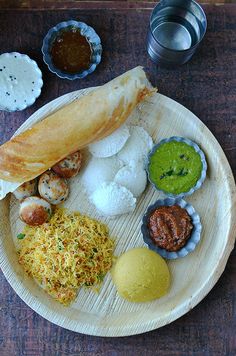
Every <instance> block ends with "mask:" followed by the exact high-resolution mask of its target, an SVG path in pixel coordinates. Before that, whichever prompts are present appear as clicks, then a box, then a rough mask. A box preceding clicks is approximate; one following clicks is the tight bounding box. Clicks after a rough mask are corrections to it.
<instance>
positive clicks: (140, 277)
mask: <svg viewBox="0 0 236 356" xmlns="http://www.w3.org/2000/svg"><path fill="white" fill-rule="evenodd" d="M112 278H113V281H114V284H115V286H116V288H117V291H118V293H119V295H120V296H121V297H123V298H125V299H127V300H128V301H130V302H148V301H151V300H153V299H156V298H160V297H162V296H163V295H165V294H166V293H167V292H168V289H169V286H170V272H169V269H168V266H167V264H166V262H165V260H164V259H163V258H162V257H161V256H159V255H158V254H157V253H155V252H153V251H151V250H149V249H147V248H145V247H139V248H134V249H131V250H128V251H127V252H125V253H124V254H123V255H121V256H120V257H119V258H118V260H117V262H116V264H115V266H114V269H113V272H112Z"/></svg>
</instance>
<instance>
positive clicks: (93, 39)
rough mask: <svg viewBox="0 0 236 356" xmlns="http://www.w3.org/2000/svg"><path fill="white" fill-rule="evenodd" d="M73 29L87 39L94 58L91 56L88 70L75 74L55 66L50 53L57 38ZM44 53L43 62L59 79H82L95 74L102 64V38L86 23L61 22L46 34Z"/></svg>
mask: <svg viewBox="0 0 236 356" xmlns="http://www.w3.org/2000/svg"><path fill="white" fill-rule="evenodd" d="M73 28H75V29H79V30H80V33H81V35H82V36H85V37H86V39H87V41H88V42H89V44H90V46H91V50H92V56H91V63H90V66H89V68H88V69H86V70H84V71H82V72H78V73H75V74H70V73H66V72H63V71H61V70H59V69H58V68H56V67H55V66H54V64H53V62H52V58H51V54H50V52H51V46H52V43H53V41H54V40H55V38H56V37H57V36H58V34H59V33H60V32H61V31H63V30H66V29H68V30H70V29H73ZM42 53H43V60H44V62H45V63H46V64H47V66H48V68H49V70H50V71H51V72H52V73H55V74H56V75H57V76H58V77H60V78H63V79H69V80H74V79H82V78H84V77H86V76H87V75H88V74H90V73H92V72H94V71H95V69H96V67H97V65H98V64H99V63H100V62H101V54H102V46H101V40H100V37H99V36H98V35H97V33H96V32H95V31H94V29H93V28H92V27H90V26H88V25H86V24H85V23H83V22H78V21H74V20H70V21H64V22H60V23H59V24H57V25H56V26H54V27H53V28H51V29H50V30H49V31H48V33H47V34H46V36H45V37H44V40H43V46H42Z"/></svg>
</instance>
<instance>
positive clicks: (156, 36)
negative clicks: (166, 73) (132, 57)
mask: <svg viewBox="0 0 236 356" xmlns="http://www.w3.org/2000/svg"><path fill="white" fill-rule="evenodd" d="M206 28H207V20H206V15H205V13H204V11H203V9H202V7H201V6H200V5H199V4H198V3H197V2H196V1H194V0H161V1H160V2H159V3H158V4H157V5H156V7H155V8H154V10H153V12H152V14H151V17H150V25H149V31H148V36H147V51H148V53H149V55H150V57H151V59H152V60H153V61H154V62H155V63H158V64H161V65H166V66H175V65H179V64H184V63H186V62H187V61H188V60H189V59H190V58H191V57H192V55H193V54H194V52H195V51H196V48H197V46H198V45H199V43H200V42H201V40H202V39H203V37H204V35H205V32H206Z"/></svg>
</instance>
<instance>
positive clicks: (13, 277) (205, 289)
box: [0, 87, 236, 337]
mask: <svg viewBox="0 0 236 356" xmlns="http://www.w3.org/2000/svg"><path fill="white" fill-rule="evenodd" d="M93 89H95V87H90V88H84V89H80V90H76V91H73V92H70V93H67V94H64V95H62V96H60V97H58V98H56V99H54V100H52V101H50V102H48V103H46V104H45V105H43V106H42V107H41V108H39V109H38V110H37V111H35V112H34V113H33V114H32V115H31V116H30V117H29V118H28V119H27V120H26V121H25V122H24V123H23V124H22V125H21V126H20V127H19V128H18V129H17V130H16V132H15V134H16V133H18V132H19V131H21V130H22V127H25V125H27V123H29V122H30V121H32V117H34V115H36V114H40V112H41V110H42V111H44V110H45V109H46V110H49V108H50V106H51V105H53V104H54V105H55V104H56V103H57V101H61V100H63V99H65V98H67V97H69V98H70V97H72V99H71V100H68V103H69V102H71V101H73V100H75V99H74V98H73V96H75V98H76V95H78V94H80V93H81V92H82V93H83V92H88V91H90V90H93ZM156 95H158V96H161V97H164V98H165V99H167V100H169V101H172V102H174V103H175V105H177V106H181V107H182V108H184V110H186V112H190V114H191V116H194V119H195V120H196V122H197V123H198V124H200V125H203V127H204V130H206V132H207V134H208V135H209V136H210V137H211V139H212V140H213V141H214V144H215V145H217V146H218V149H219V152H220V154H221V155H220V157H221V159H223V164H224V168H225V172H226V173H227V178H228V187H229V195H230V196H231V207H230V210H229V214H230V217H229V221H230V226H229V229H228V233H227V238H226V244H225V248H224V249H223V250H222V252H221V254H220V256H219V259H218V261H217V264H216V265H215V267H214V269H212V272H211V274H209V276H208V278H207V279H206V280H205V282H204V283H203V284H202V285H201V289H198V290H196V291H195V293H193V295H192V296H191V298H188V299H187V300H186V301H185V302H184V303H182V304H180V305H178V306H176V307H175V308H174V309H173V312H172V311H171V312H170V316H169V318H168V321H165V319H164V317H162V318H161V322H160V318H159V323H158V325H157V320H158V319H157V318H156V319H153V320H152V321H150V320H149V321H147V322H146V323H143V324H142V326H141V327H140V326H139V329H138V330H137V325H136V324H132V325H130V324H128V325H125V326H123V327H122V329H121V328H120V327H119V328H117V327H115V326H111V325H109V326H106V325H105V326H96V327H94V328H93V331H92V332H91V331H86V330H81V324H80V323H77V324H76V327H75V326H74V325H73V327H71V326H70V319H69V318H68V317H67V318H63V320H62V321H61V320H57V319H58V314H59V312H58V311H57V312H56V314H55V312H54V314H55V318H54V320H53V319H52V318H51V314H48V312H47V311H46V310H44V309H43V310H41V309H40V308H39V307H37V308H36V304H38V300H37V298H36V297H35V296H33V297H32V295H31V294H30V296H29V295H27V294H25V293H24V291H23V289H24V284H23V282H22V281H20V288H19V281H17V274H16V272H14V271H13V272H12V271H11V270H12V269H13V267H12V266H11V263H10V261H9V259H8V258H7V255H5V254H4V253H3V243H2V241H0V267H1V269H2V272H3V274H4V276H5V278H6V280H7V281H8V283H9V284H10V285H11V287H12V288H13V290H14V291H15V292H16V294H17V295H18V296H19V297H20V298H21V300H23V301H24V302H25V303H26V304H27V305H28V306H29V307H30V308H31V309H32V310H34V311H35V312H36V313H38V314H39V315H40V316H42V317H43V318H45V319H46V320H48V321H50V322H51V323H53V324H55V325H58V326H60V327H63V328H65V329H68V330H71V331H74V332H78V333H82V334H86V335H93V336H102V337H121V336H131V335H138V334H141V333H144V332H148V331H152V330H155V329H157V328H160V327H162V326H164V325H168V324H170V323H171V322H173V321H175V320H177V319H178V318H180V317H181V316H183V315H184V314H186V313H187V312H188V311H190V310H191V309H193V308H194V307H195V306H196V305H197V304H198V303H200V301H201V300H203V299H204V297H205V296H206V295H207V294H208V293H209V292H210V291H211V289H212V288H213V287H214V285H215V284H216V283H217V281H218V279H219V278H220V276H221V274H222V273H223V271H224V269H225V266H226V263H227V260H228V258H229V255H230V253H231V251H232V250H233V247H234V243H235V238H236V236H235V235H236V234H235V229H236V221H234V219H233V216H234V214H233V211H234V210H235V205H236V187H235V181H234V176H233V173H232V170H231V167H230V164H229V162H228V159H227V157H226V155H225V153H224V151H223V149H222V147H221V145H220V144H219V142H218V141H217V139H216V137H215V136H214V135H213V133H212V132H211V131H210V130H209V129H208V127H207V126H206V125H205V124H204V123H203V122H202V121H201V120H200V119H199V118H198V117H197V116H196V115H195V114H194V113H193V112H191V111H190V110H189V109H187V108H186V107H185V106H183V105H182V104H180V103H178V102H177V101H175V100H173V99H171V98H169V97H167V96H165V95H163V94H160V93H158V94H156ZM63 105H65V104H62V105H60V104H59V105H58V106H57V109H55V110H53V111H56V110H58V108H60V107H61V106H63ZM53 111H52V112H53ZM46 116H47V115H46ZM41 117H43V118H44V117H45V115H43V116H41ZM15 134H14V135H15ZM6 199H8V198H7V197H6V198H5V199H4V201H5V200H6ZM0 203H1V204H2V202H0ZM0 237H1V238H2V234H1V232H0ZM3 238H4V237H3ZM16 283H17V284H18V286H17V287H18V289H17V288H16V289H15V284H16ZM55 319H56V320H55ZM83 325H84V324H83ZM86 328H87V327H86ZM86 328H85V329H86Z"/></svg>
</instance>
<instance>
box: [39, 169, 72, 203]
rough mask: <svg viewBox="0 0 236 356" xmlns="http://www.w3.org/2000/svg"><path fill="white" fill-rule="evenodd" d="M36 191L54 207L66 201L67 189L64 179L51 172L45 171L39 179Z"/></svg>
mask: <svg viewBox="0 0 236 356" xmlns="http://www.w3.org/2000/svg"><path fill="white" fill-rule="evenodd" d="M38 191H39V194H40V195H41V197H42V198H44V199H45V200H47V201H48V202H49V203H51V204H53V205H56V204H60V203H62V202H63V201H65V200H66V198H67V196H68V194H69V187H68V184H67V181H66V180H65V179H64V178H61V177H59V176H58V175H57V174H56V173H54V172H53V171H46V172H45V173H43V174H42V175H41V176H40V178H39V184H38Z"/></svg>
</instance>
